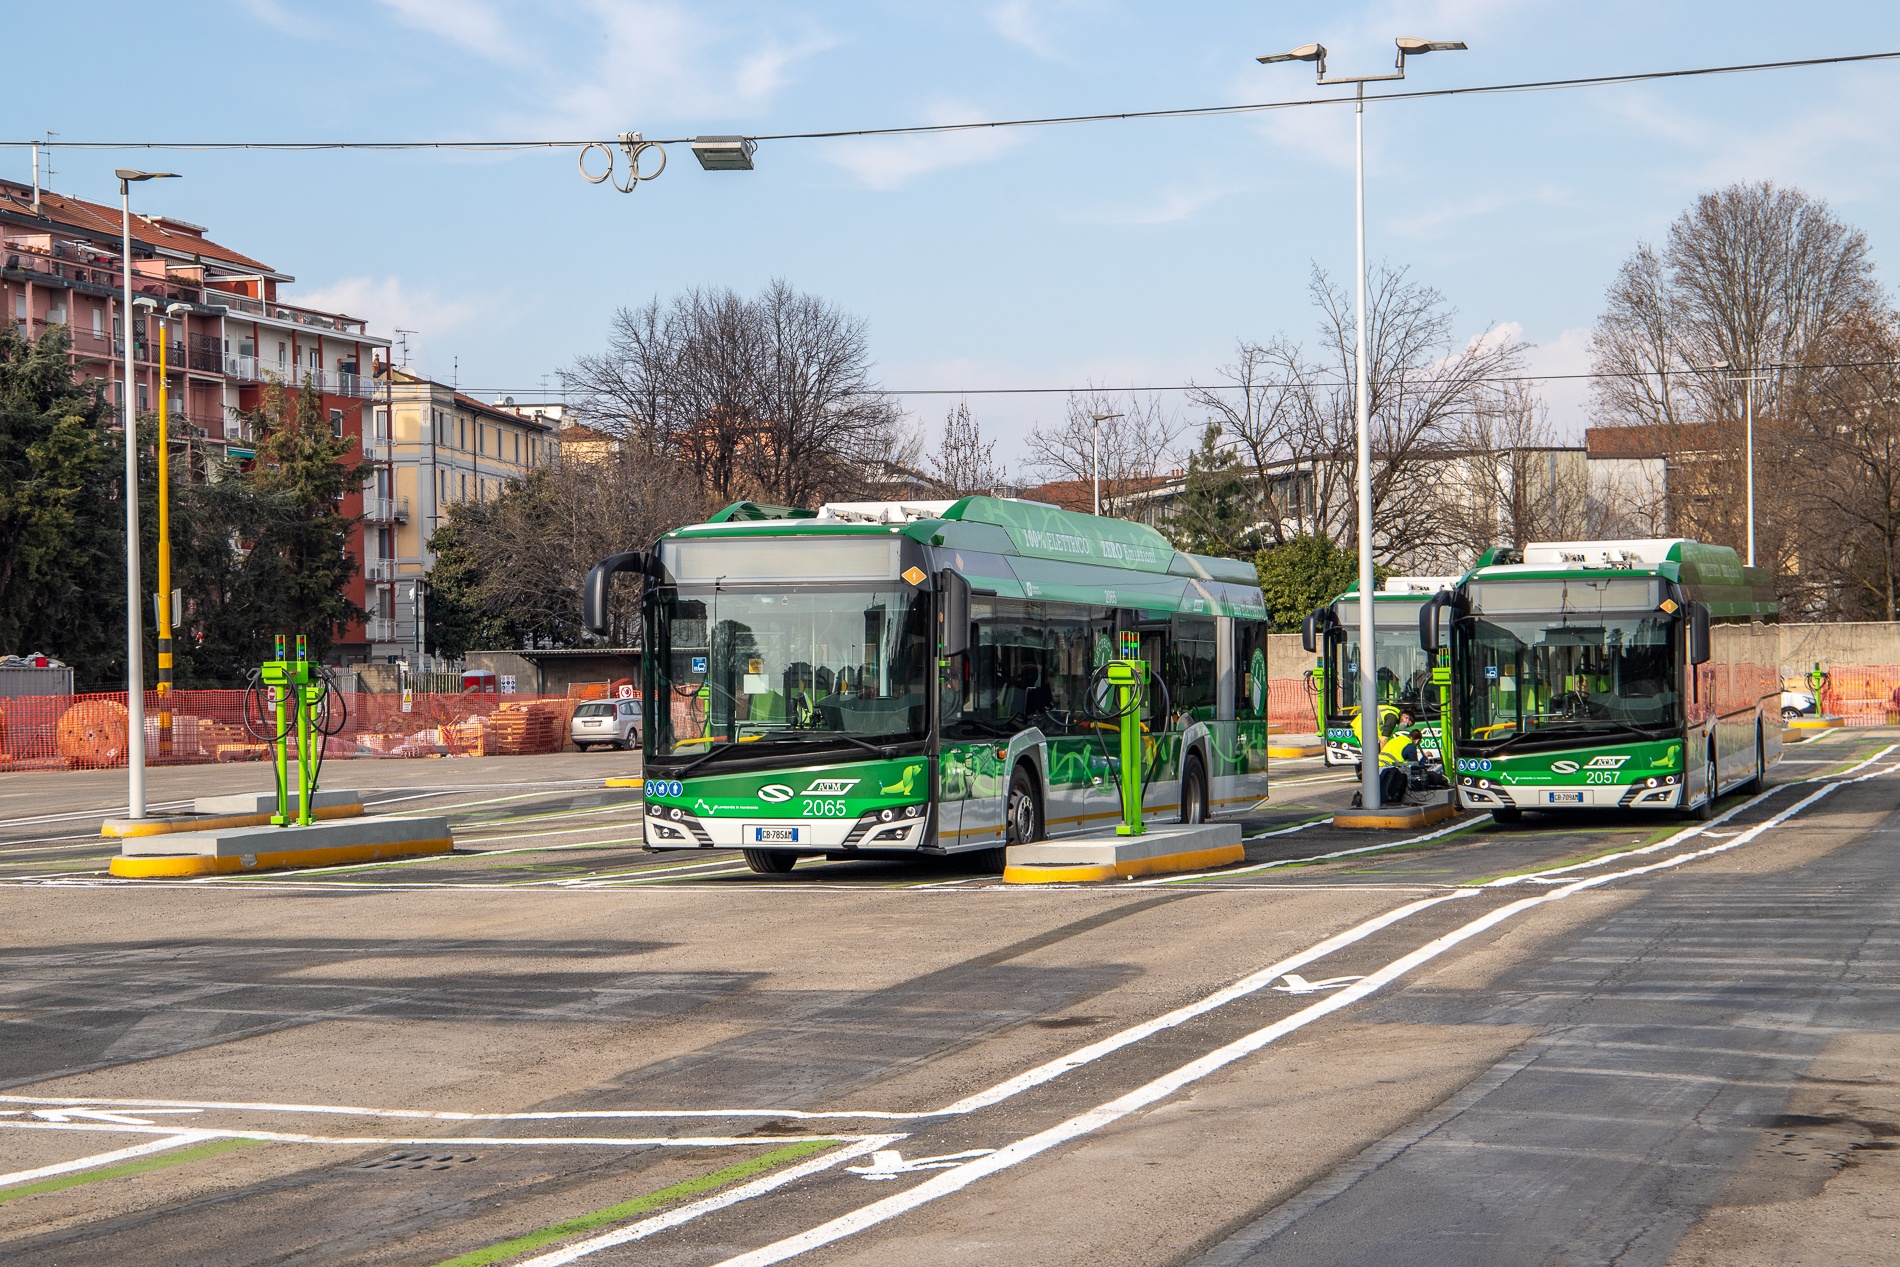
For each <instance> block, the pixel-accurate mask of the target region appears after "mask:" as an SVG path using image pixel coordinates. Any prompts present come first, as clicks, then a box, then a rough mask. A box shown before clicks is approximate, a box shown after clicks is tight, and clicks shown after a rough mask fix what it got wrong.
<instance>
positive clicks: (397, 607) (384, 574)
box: [364, 367, 559, 663]
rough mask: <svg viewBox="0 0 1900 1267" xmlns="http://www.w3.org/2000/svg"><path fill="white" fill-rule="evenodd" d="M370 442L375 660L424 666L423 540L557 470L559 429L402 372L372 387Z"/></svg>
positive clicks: (428, 559) (429, 554)
mask: <svg viewBox="0 0 1900 1267" xmlns="http://www.w3.org/2000/svg"><path fill="white" fill-rule="evenodd" d="M377 387H378V395H379V399H378V400H377V401H376V403H375V405H374V406H373V411H372V415H371V423H370V433H369V439H368V441H367V443H368V445H369V446H370V449H371V451H373V452H375V453H377V454H379V455H380V456H381V460H380V461H379V462H377V463H376V464H375V465H374V467H373V473H372V477H371V482H370V483H369V484H368V485H367V486H366V487H365V490H364V496H365V498H366V501H365V505H367V506H371V507H373V508H374V510H375V512H376V513H378V514H380V515H383V516H384V518H383V519H381V520H379V521H377V522H376V524H375V527H374V529H373V531H372V535H371V537H370V539H369V553H368V555H367V562H366V564H365V567H366V570H367V572H368V574H369V576H370V586H371V593H370V598H371V603H372V605H371V607H370V623H369V632H370V635H371V648H370V650H371V656H372V658H374V659H385V658H389V657H396V658H404V659H411V660H412V662H414V663H420V658H421V656H422V653H423V639H422V629H423V626H424V623H425V622H426V620H427V604H428V596H427V592H426V589H425V587H424V586H423V585H422V584H421V582H422V580H423V578H424V577H426V576H427V575H428V573H429V569H430V568H431V567H433V566H434V565H435V553H434V552H433V551H432V550H430V549H429V538H430V537H432V536H433V535H435V530H436V528H437V527H438V526H439V525H440V524H441V522H442V519H443V516H444V515H446V514H447V513H448V508H449V507H450V506H452V505H454V504H456V503H457V502H464V501H486V500H488V499H489V498H492V497H494V496H496V495H497V494H499V493H500V492H501V490H502V488H503V486H505V485H506V484H507V483H508V481H510V480H514V479H519V478H521V477H522V476H524V475H526V474H527V473H528V472H529V471H531V470H533V469H534V468H535V467H537V466H541V465H544V464H546V463H549V462H552V461H554V460H555V457H556V455H557V452H558V447H559V446H558V444H557V441H556V438H555V422H554V421H553V420H551V419H549V418H547V417H545V416H536V415H534V414H531V413H524V412H523V411H520V410H517V409H515V408H513V407H511V406H509V405H507V404H496V405H488V404H484V403H482V402H481V401H479V400H476V399H475V398H474V397H473V396H465V395H463V394H462V393H460V392H458V391H456V390H455V389H454V388H453V387H451V386H449V385H448V384H447V383H437V382H432V381H430V380H429V379H426V378H423V377H421V376H419V375H416V374H412V373H410V372H409V371H407V370H405V369H402V368H400V367H398V368H395V369H393V370H391V371H390V373H389V374H388V375H387V377H386V378H384V379H383V380H381V381H379V382H378V384H377Z"/></svg>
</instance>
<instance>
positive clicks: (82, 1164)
mask: <svg viewBox="0 0 1900 1267" xmlns="http://www.w3.org/2000/svg"><path fill="white" fill-rule="evenodd" d="M0 1125H7V1124H6V1123H0ZM214 1138H216V1137H215V1136H213V1135H207V1134H204V1133H203V1132H200V1131H180V1132H178V1133H176V1134H173V1135H167V1136H166V1137H165V1138H163V1139H155V1140H151V1141H149V1142H147V1143H144V1144H134V1145H132V1146H131V1147H130V1148H115V1149H113V1150H112V1151H111V1152H109V1153H94V1154H93V1155H92V1156H90V1157H80V1158H77V1159H75V1160H73V1161H61V1162H55V1163H53V1164H52V1165H50V1166H38V1167H35V1168H34V1169H32V1170H16V1171H14V1172H13V1173H12V1174H10V1175H0V1188H11V1187H14V1186H15V1185H17V1184H22V1183H32V1182H33V1181H34V1180H36V1179H51V1178H52V1177H53V1176H54V1175H67V1174H71V1173H72V1172H73V1171H75V1170H96V1169H98V1168H99V1167H100V1166H111V1165H115V1164H117V1163H119V1162H122V1161H131V1160H133V1159H134V1158H137V1157H147V1156H150V1155H151V1154H153V1153H162V1152H164V1151H165V1150H166V1149H168V1148H183V1147H184V1146H185V1145H186V1144H199V1143H203V1142H204V1141H205V1140H208V1139H214Z"/></svg>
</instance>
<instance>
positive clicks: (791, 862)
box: [739, 849, 798, 875]
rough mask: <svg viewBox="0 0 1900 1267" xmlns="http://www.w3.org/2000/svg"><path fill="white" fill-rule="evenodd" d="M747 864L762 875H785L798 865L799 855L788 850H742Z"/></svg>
mask: <svg viewBox="0 0 1900 1267" xmlns="http://www.w3.org/2000/svg"><path fill="white" fill-rule="evenodd" d="M739 852H740V853H742V854H744V855H745V864H746V865H747V866H748V867H751V868H752V869H753V870H754V871H756V872H758V873H759V874H760V875H784V874H786V873H787V872H788V871H790V870H791V869H792V868H793V867H795V866H797V865H798V855H797V854H795V853H793V852H791V851H790V850H788V849H741V850H740V851H739Z"/></svg>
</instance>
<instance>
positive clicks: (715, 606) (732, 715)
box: [649, 582, 930, 757]
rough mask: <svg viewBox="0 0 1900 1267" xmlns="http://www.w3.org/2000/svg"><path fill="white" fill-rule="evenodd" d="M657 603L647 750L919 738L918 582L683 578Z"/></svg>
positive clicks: (926, 627)
mask: <svg viewBox="0 0 1900 1267" xmlns="http://www.w3.org/2000/svg"><path fill="white" fill-rule="evenodd" d="M654 608H655V610H654V612H653V630H652V632H653V648H652V650H653V654H654V669H655V675H656V677H657V679H658V682H657V685H658V686H659V693H658V698H659V700H660V701H661V705H660V706H659V707H657V708H656V709H655V710H654V711H655V713H656V714H657V715H656V717H655V719H654V724H651V725H649V731H650V732H651V733H652V743H653V749H652V750H653V754H654V755H655V756H662V757H664V756H674V755H679V756H691V755H694V754H699V753H707V752H710V751H712V750H713V749H714V748H715V747H718V746H720V745H723V744H745V745H748V746H749V745H752V744H774V743H782V742H791V741H801V742H807V743H810V742H822V741H823V740H825V739H827V738H835V739H837V740H838V741H839V742H841V743H850V742H852V740H853V739H857V740H859V741H877V742H882V743H893V742H906V741H910V740H921V739H923V738H924V737H925V734H926V720H925V708H924V700H925V680H926V679H925V674H926V672H927V669H928V666H929V641H928V639H929V631H930V624H929V614H930V613H929V597H928V595H926V594H924V593H922V592H921V591H919V590H916V589H913V588H912V587H910V586H908V585H904V584H902V583H901V582H900V583H897V584H895V585H878V586H876V587H861V588H860V587H852V588H844V587H837V588H834V587H828V586H826V587H820V586H799V587H794V588H790V589H783V588H781V589H776V590H773V591H769V592H767V591H761V590H756V589H748V588H730V587H724V586H713V585H706V586H689V585H682V586H679V587H678V588H676V589H671V590H667V591H663V592H662V593H661V594H659V595H658V596H657V601H656V602H655V604H654Z"/></svg>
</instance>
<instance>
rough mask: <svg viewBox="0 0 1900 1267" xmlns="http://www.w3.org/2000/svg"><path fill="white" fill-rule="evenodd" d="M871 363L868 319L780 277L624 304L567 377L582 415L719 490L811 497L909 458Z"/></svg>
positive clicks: (843, 491) (798, 501) (726, 495)
mask: <svg viewBox="0 0 1900 1267" xmlns="http://www.w3.org/2000/svg"><path fill="white" fill-rule="evenodd" d="M870 364H871V362H870V352H869V344H868V340H867V337H866V333H865V326H864V323H863V322H862V321H861V320H859V319H858V318H856V317H852V316H850V315H849V314H846V313H844V312H842V311H840V310H838V309H837V308H835V307H833V306H832V305H830V304H828V303H826V302H825V301H824V300H822V299H819V298H817V297H815V296H811V295H805V294H801V293H799V292H798V291H796V290H794V289H793V288H792V287H791V286H789V285H788V284H786V283H785V282H783V281H774V282H772V283H771V284H770V285H769V286H767V287H766V288H765V289H764V290H763V291H762V292H760V293H759V294H758V295H757V296H755V297H754V298H751V299H746V298H744V297H743V296H740V295H738V294H736V293H735V292H733V291H730V290H694V291H689V292H688V293H686V294H684V295H680V296H676V297H675V298H674V299H673V301H672V302H671V303H670V304H668V305H666V306H664V307H662V306H661V305H660V303H659V301H658V300H654V301H652V302H650V303H648V304H647V305H645V306H644V307H641V308H635V309H621V310H620V311H619V312H618V313H617V314H615V317H614V322H613V327H612V329H611V331H610V332H609V337H608V347H607V350H606V352H604V353H601V354H599V355H594V356H583V357H580V358H578V359H577V360H576V361H575V362H574V364H573V366H572V367H570V368H569V369H567V370H565V371H563V373H562V380H563V383H564V385H565V386H566V388H567V390H568V392H569V393H570V398H571V399H572V400H573V401H574V404H575V410H576V413H577V415H578V416H579V417H580V418H581V419H582V420H583V421H585V422H588V423H589V424H591V425H593V426H595V427H597V428H599V429H601V430H604V431H607V432H609V433H611V434H614V435H618V436H621V437H624V438H625V439H626V440H628V441H629V442H630V443H632V444H633V445H634V446H635V448H636V450H638V451H644V452H651V453H659V454H664V455H668V456H672V457H676V458H678V459H679V460H680V461H682V462H684V463H685V464H686V466H687V468H688V469H689V470H690V472H691V475H692V479H693V481H694V482H695V483H696V485H697V486H698V487H699V488H701V489H703V490H705V491H706V493H707V494H708V497H709V499H710V500H712V501H714V502H730V501H736V500H739V499H741V498H756V499H758V500H762V501H771V502H781V503H785V504H789V505H794V506H814V505H816V504H817V503H818V502H820V501H822V500H825V499H826V498H830V497H840V496H851V495H854V494H857V493H859V492H860V491H862V490H863V489H864V488H866V487H868V486H871V485H874V484H875V483H876V482H877V480H878V479H879V478H880V477H881V474H882V471H883V469H884V468H885V467H886V466H888V465H889V464H890V463H892V462H893V461H900V460H902V459H903V458H905V457H906V456H914V455H911V454H910V453H909V451H908V449H907V447H906V446H907V443H908V441H909V438H910V437H909V433H908V431H907V429H906V428H905V427H904V426H903V422H902V415H901V413H900V411H899V410H898V409H897V407H896V405H895V404H894V403H893V402H892V400H891V398H890V397H889V396H887V395H885V394H884V393H882V392H880V391H879V390H878V389H877V387H876V386H875V384H873V383H872V381H871V377H870Z"/></svg>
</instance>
